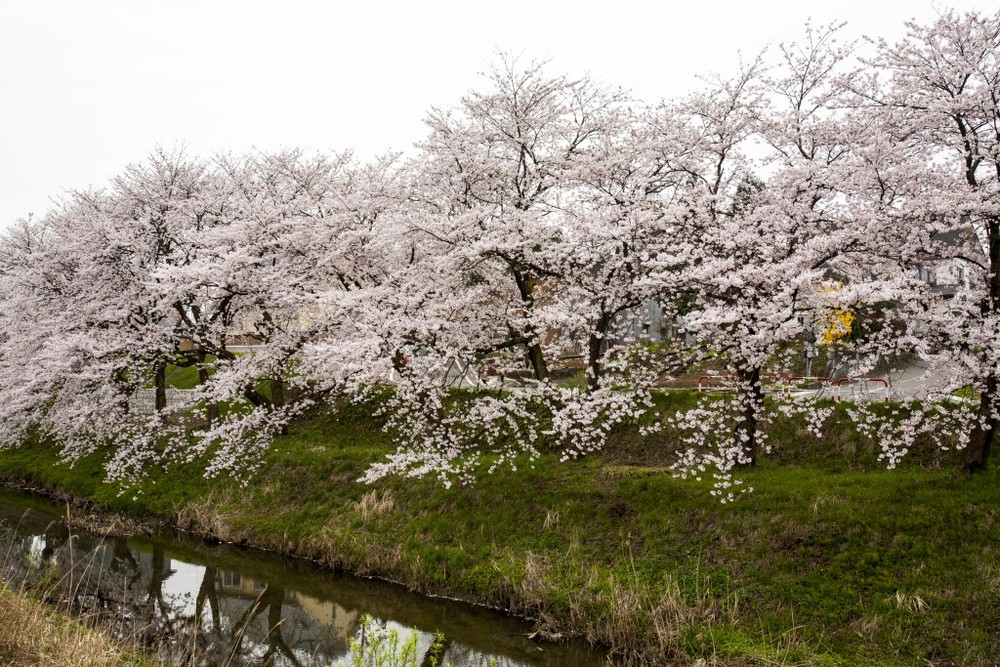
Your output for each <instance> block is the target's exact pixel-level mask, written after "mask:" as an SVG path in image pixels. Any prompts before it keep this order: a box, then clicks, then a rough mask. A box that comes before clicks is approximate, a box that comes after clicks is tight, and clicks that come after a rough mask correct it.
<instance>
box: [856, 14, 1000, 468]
mask: <svg viewBox="0 0 1000 667" xmlns="http://www.w3.org/2000/svg"><path fill="white" fill-rule="evenodd" d="M907 28H908V35H907V37H906V38H905V39H904V40H902V41H900V42H899V43H896V44H890V43H888V42H886V41H884V40H877V41H875V42H874V43H875V46H876V55H875V56H874V57H873V58H871V59H870V60H868V61H866V68H865V69H864V70H862V71H861V72H859V73H858V74H856V75H855V76H854V77H853V79H852V81H851V85H852V88H853V90H854V91H855V92H856V93H857V95H858V98H859V101H858V106H859V108H858V110H857V115H856V121H857V123H858V125H859V126H863V127H865V128H866V135H865V136H866V139H865V146H864V149H863V150H860V151H859V153H858V154H859V157H860V158H862V159H860V160H859V161H858V164H857V168H856V172H855V178H854V179H853V181H851V183H850V190H849V194H850V196H851V197H852V199H853V201H854V203H855V204H856V207H857V214H856V217H857V219H858V220H859V221H867V228H866V229H865V238H866V240H867V245H868V250H867V252H868V254H869V256H870V257H872V258H874V259H875V260H877V261H879V262H881V263H882V264H883V265H885V266H888V267H889V269H890V273H889V274H888V275H887V276H886V277H885V280H886V281H888V282H891V284H892V285H893V286H894V288H895V298H893V299H892V303H893V305H894V306H895V310H894V312H893V314H892V319H893V320H894V322H895V323H897V329H898V328H899V327H898V324H899V323H903V324H904V326H903V327H902V330H901V331H899V332H898V335H896V336H894V337H893V338H892V340H889V341H880V342H879V343H880V344H881V346H882V347H890V348H892V349H895V350H897V351H911V352H916V353H917V354H920V355H921V356H922V357H924V358H925V359H926V360H928V361H930V362H932V363H933V365H935V366H937V367H939V368H940V369H941V370H940V371H939V372H940V373H941V374H943V375H946V376H950V377H949V379H948V381H947V382H945V383H944V384H943V385H942V386H940V387H938V388H936V389H935V391H933V392H930V393H929V394H927V395H926V396H922V398H924V399H926V402H927V405H929V406H934V405H935V400H936V396H937V397H940V396H947V395H948V394H949V393H950V392H951V391H953V390H955V389H958V388H959V387H962V386H965V385H970V386H971V387H972V388H973V389H974V390H976V391H977V392H978V394H979V396H978V400H977V405H976V409H975V414H974V416H971V415H970V417H971V418H970V419H969V427H968V430H967V432H966V434H965V436H964V437H963V438H962V440H960V444H964V453H963V464H962V466H963V469H964V470H965V471H966V472H967V473H968V472H974V471H976V470H979V469H982V468H983V467H985V465H986V463H987V461H988V458H989V453H990V449H991V447H992V443H993V440H994V437H995V431H996V425H997V416H998V405H1000V403H998V402H1000V395H998V386H1000V385H998V380H1000V367H998V365H997V364H998V359H1000V357H998V355H997V348H996V341H997V340H998V337H997V333H998V328H997V327H998V322H1000V278H998V276H1000V209H998V201H1000V198H998V193H1000V185H998V181H1000V112H998V100H1000V60H998V58H1000V55H998V54H1000V13H994V14H987V15H980V14H972V13H969V14H957V13H955V12H952V11H947V12H943V13H941V14H940V16H939V17H938V19H937V20H935V21H934V22H932V23H930V24H928V25H920V24H916V23H909V24H907ZM935 267H939V268H941V269H942V271H945V270H952V271H956V272H960V273H961V275H960V276H959V279H958V280H956V281H954V282H955V283H957V285H956V290H954V292H955V293H954V294H952V293H950V292H949V291H945V290H937V289H934V288H933V286H931V285H929V284H928V281H927V280H921V279H919V277H918V272H920V270H921V269H924V271H925V275H924V276H923V278H925V279H926V278H927V277H928V276H927V275H926V272H929V271H933V270H934V269H935ZM893 268H894V270H895V272H896V275H895V277H894V279H893V280H891V281H889V275H891V270H892V269H893ZM890 291H891V290H882V292H890ZM887 330H888V331H890V332H891V331H893V330H892V329H887ZM935 411H936V408H934V407H930V408H929V409H925V410H923V413H924V414H925V416H926V415H929V414H931V413H933V412H935ZM914 434H915V431H912V430H911V433H910V437H908V438H904V439H902V440H901V441H900V442H901V444H900V447H906V446H907V443H911V442H912V436H913V435H914ZM962 441H964V442H962Z"/></svg>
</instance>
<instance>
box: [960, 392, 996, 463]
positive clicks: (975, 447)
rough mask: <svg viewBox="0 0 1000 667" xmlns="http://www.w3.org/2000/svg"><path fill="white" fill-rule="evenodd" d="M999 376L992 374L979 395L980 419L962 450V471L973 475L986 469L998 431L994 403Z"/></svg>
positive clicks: (978, 415)
mask: <svg viewBox="0 0 1000 667" xmlns="http://www.w3.org/2000/svg"><path fill="white" fill-rule="evenodd" d="M997 388H998V387H997V378H996V376H990V377H989V378H987V380H986V387H985V388H984V390H983V393H982V394H981V395H980V397H979V411H978V414H977V417H978V420H977V421H976V425H975V426H974V427H973V429H972V433H971V434H970V436H969V444H968V445H966V446H965V451H964V452H962V472H963V473H964V474H965V475H971V474H973V473H976V472H980V471H982V470H985V469H986V464H987V462H988V461H989V458H990V449H991V448H992V446H993V435H994V434H995V433H996V427H997V420H996V417H995V416H994V415H993V405H994V403H995V402H996V400H997Z"/></svg>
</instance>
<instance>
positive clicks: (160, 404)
mask: <svg viewBox="0 0 1000 667" xmlns="http://www.w3.org/2000/svg"><path fill="white" fill-rule="evenodd" d="M154 384H155V387H156V400H155V407H156V411H157V412H160V411H161V410H165V409H166V407H167V365H166V364H164V363H157V364H156V377H155V379H154Z"/></svg>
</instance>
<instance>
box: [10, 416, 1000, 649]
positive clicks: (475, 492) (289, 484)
mask: <svg viewBox="0 0 1000 667" xmlns="http://www.w3.org/2000/svg"><path fill="white" fill-rule="evenodd" d="M773 428H774V429H775V432H774V433H773V434H772V435H773V436H778V437H777V439H775V438H774V437H772V441H774V442H776V443H777V445H776V446H777V447H778V451H776V452H775V454H774V457H773V458H774V459H775V460H777V461H780V465H775V464H768V465H765V466H763V467H762V468H761V469H759V470H756V471H752V472H750V473H748V481H749V482H750V483H751V484H752V485H753V486H754V487H756V489H757V490H756V491H755V492H754V493H753V494H751V495H749V496H747V497H745V498H744V499H741V500H740V502H738V503H736V504H735V505H733V506H724V505H720V504H719V503H718V502H717V501H716V500H715V499H713V498H711V497H710V496H709V495H708V493H707V486H706V484H704V483H700V482H697V481H691V480H678V479H674V478H673V477H672V476H671V475H670V474H669V472H668V471H667V470H665V468H664V464H665V462H666V459H665V456H664V455H663V453H662V451H661V449H662V446H661V445H658V444H656V443H652V442H646V441H644V440H643V439H641V438H639V437H638V436H637V435H636V434H634V433H633V434H629V433H617V434H615V436H614V437H613V438H612V441H611V442H610V443H609V447H608V450H607V451H606V452H605V453H604V454H602V455H600V456H594V457H591V458H588V459H584V460H582V461H576V462H570V463H559V462H558V461H557V458H556V456H555V455H545V456H543V457H542V459H540V460H539V461H536V462H535V463H534V465H533V467H532V466H531V465H524V466H522V467H521V469H520V470H519V471H517V472H516V473H514V472H507V471H498V472H496V473H494V474H493V475H489V476H485V475H484V476H482V478H481V479H479V480H478V481H477V483H476V484H474V485H472V486H468V487H457V486H456V487H452V488H444V487H442V486H441V485H440V484H438V483H436V482H434V481H432V480H398V479H397V480H388V481H386V482H385V483H384V484H380V485H378V486H375V487H368V486H364V485H360V484H358V483H357V482H356V481H355V480H356V479H357V478H358V477H359V476H360V475H361V473H362V472H363V471H364V469H365V468H366V467H367V465H369V464H370V463H371V462H373V461H375V460H377V459H379V458H380V457H381V456H383V455H384V454H385V453H387V452H388V451H390V447H389V444H388V442H387V440H386V438H385V436H384V435H383V434H382V432H381V431H380V429H379V427H378V424H377V423H375V422H373V421H372V420H371V419H370V418H369V417H367V416H366V415H365V414H363V413H361V412H359V411H358V410H357V409H352V410H344V411H342V412H340V413H339V414H336V415H334V414H317V415H313V416H312V417H310V418H309V419H306V420H303V421H302V422H301V423H298V424H296V425H295V426H294V427H293V428H292V429H291V433H290V434H289V435H288V436H285V437H282V438H279V439H278V441H277V442H276V443H275V446H274V448H273V449H272V451H271V452H270V453H269V454H268V455H267V458H266V461H265V463H264V465H263V466H262V467H261V469H260V470H259V471H258V473H257V475H256V476H255V477H253V478H252V480H251V481H250V483H249V484H248V485H246V486H241V485H240V484H237V483H235V482H233V481H231V480H206V479H204V478H203V477H202V476H201V474H200V471H199V469H198V467H197V466H196V465H190V466H185V465H178V466H175V467H173V468H172V469H171V470H170V471H168V472H166V473H163V472H160V473H155V472H154V473H152V474H151V476H150V478H149V480H148V481H147V483H146V484H145V485H144V487H143V490H142V492H141V493H134V492H128V493H125V494H121V493H120V492H119V491H120V490H119V489H117V488H115V487H110V486H107V485H104V484H102V483H100V482H99V481H98V480H99V479H100V470H99V460H98V459H97V458H96V457H95V458H92V459H87V460H83V461H81V462H79V463H78V464H77V465H76V466H74V467H73V468H69V467H68V466H65V465H59V464H57V463H56V459H57V453H56V451H55V450H54V449H53V448H51V447H49V446H47V445H45V444H43V443H26V444H25V446H24V447H22V448H20V449H16V450H7V451H4V452H3V453H2V454H0V476H3V477H4V478H6V479H8V480H18V481H20V482H22V483H28V484H34V485H38V486H42V487H45V488H47V489H60V490H62V491H64V492H67V493H69V494H71V495H72V496H74V497H76V498H79V499H86V500H87V501H88V502H97V503H100V506H101V507H102V508H104V509H107V510H109V511H112V512H119V513H125V514H127V515H130V516H136V517H142V518H144V519H143V520H145V518H153V519H155V520H157V521H166V522H168V523H169V524H170V525H172V526H176V527H178V528H181V529H184V530H189V531H192V532H193V533H196V534H198V535H201V536H205V537H209V538H211V539H214V540H219V541H224V542H231V543H235V544H245V545H253V546H256V547H261V548H265V549H269V550H273V551H277V552H280V553H284V554H290V555H295V556H297V557H300V558H305V559H309V560H313V561H316V562H318V563H321V564H323V565H324V566H325V567H328V568H330V569H335V570H342V571H347V572H353V573H356V574H359V575H363V576H377V577H382V578H385V579H389V580H395V581H399V582H401V583H403V584H404V585H406V586H407V587H408V588H410V589H411V590H414V591H417V592H420V593H429V594H435V595H443V596H453V597H461V598H463V599H467V600H470V601H473V602H476V603H482V604H488V605H492V606H495V607H498V608H502V609H505V610H508V611H510V612H511V613H514V614H520V615H524V616H528V617H531V618H534V619H537V625H538V627H539V628H540V629H541V630H542V631H543V632H544V633H546V634H549V635H553V636H558V635H563V636H568V635H578V636H582V637H584V638H586V639H587V640H589V641H591V642H593V643H595V644H596V645H599V646H606V647H610V649H611V651H612V653H613V655H614V656H615V658H616V660H619V661H626V660H629V659H632V660H635V661H641V662H644V663H646V664H681V665H682V664H686V663H691V662H694V661H697V660H699V659H705V660H709V661H716V662H717V663H718V664H733V665H746V664H773V663H775V662H777V663H779V664H848V665H849V664H858V665H860V664H865V665H869V664H883V665H897V664H898V665H905V664H913V663H914V662H915V661H919V660H934V661H936V663H937V664H956V665H957V664H990V663H988V662H987V661H988V660H990V658H991V657H992V656H995V655H997V654H1000V639H998V637H1000V633H997V632H996V629H997V628H1000V612H998V611H997V610H998V609H1000V584H998V579H997V570H996V566H995V564H996V563H997V562H1000V546H998V544H1000V540H998V539H997V537H998V535H997V530H998V528H997V525H998V523H997V522H996V519H997V512H998V510H997V508H998V507H1000V502H998V500H1000V491H998V489H1000V485H998V483H997V481H998V477H997V473H996V471H990V472H987V473H986V474H985V475H982V476H979V477H977V478H974V479H972V480H970V481H966V480H962V479H961V478H959V477H958V476H957V475H955V474H953V473H952V472H951V470H950V469H949V468H947V467H945V468H940V469H936V470H934V469H926V468H924V467H912V468H907V469H904V470H897V471H884V470H879V469H877V468H876V467H875V466H874V461H875V458H877V454H875V453H874V452H864V451H862V450H861V446H860V445H859V444H858V443H857V442H856V441H855V440H852V439H851V437H850V435H849V434H843V433H841V434H836V433H835V434H832V435H831V437H829V438H827V441H826V442H824V443H823V447H824V449H822V450H821V449H820V448H819V445H816V444H811V443H810V442H809V441H808V440H807V435H806V434H805V433H800V432H799V431H798V430H797V429H794V428H791V427H789V425H787V424H785V425H781V424H778V425H775V426H774V427H773ZM780 429H784V430H780ZM525 463H527V462H525ZM929 464H930V465H932V466H933V465H936V464H935V463H934V462H930V463H929ZM544 646H545V645H542V648H543V650H544Z"/></svg>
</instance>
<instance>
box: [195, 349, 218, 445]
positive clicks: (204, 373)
mask: <svg viewBox="0 0 1000 667" xmlns="http://www.w3.org/2000/svg"><path fill="white" fill-rule="evenodd" d="M207 383H208V368H207V367H206V366H205V351H204V350H200V351H199V352H198V384H201V385H204V384H207ZM205 418H206V419H207V420H208V427H209V428H212V424H215V423H216V422H218V421H219V404H218V403H216V402H214V401H209V402H208V404H207V405H205Z"/></svg>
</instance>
